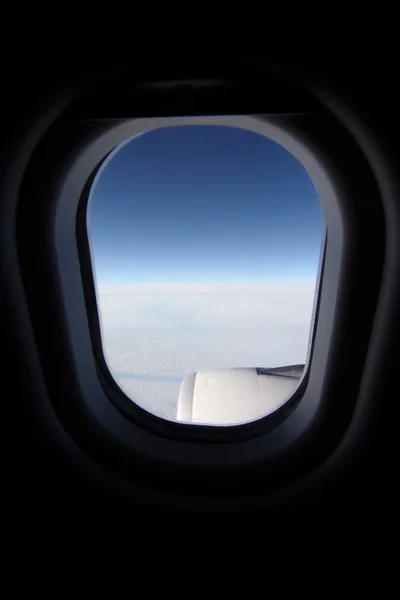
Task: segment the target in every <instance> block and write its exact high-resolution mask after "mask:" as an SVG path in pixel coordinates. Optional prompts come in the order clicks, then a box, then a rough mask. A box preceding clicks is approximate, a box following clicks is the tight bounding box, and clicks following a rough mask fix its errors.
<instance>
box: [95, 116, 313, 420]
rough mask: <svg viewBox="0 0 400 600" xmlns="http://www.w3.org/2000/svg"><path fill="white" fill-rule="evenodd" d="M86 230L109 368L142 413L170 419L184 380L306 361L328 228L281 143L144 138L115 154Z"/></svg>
mask: <svg viewBox="0 0 400 600" xmlns="http://www.w3.org/2000/svg"><path fill="white" fill-rule="evenodd" d="M87 222H88V234H89V241H90V248H91V258H92V265H93V268H94V274H95V283H96V288H97V294H98V307H99V313H100V321H101V328H102V339H103V349H104V353H105V357H106V361H107V363H108V366H109V368H110V371H111V373H112V375H113V376H114V378H115V379H116V381H117V382H118V384H119V385H120V387H121V388H122V389H123V390H124V392H125V393H126V394H127V395H128V396H129V397H130V398H131V399H132V400H133V401H135V402H137V403H138V404H139V405H141V406H143V407H144V408H146V409H147V410H150V411H151V412H154V413H155V414H158V415H159V416H163V417H164V418H168V419H171V420H174V419H175V418H176V405H177V398H178V394H179V389H180V384H181V381H182V379H183V378H184V377H185V376H186V375H188V374H189V373H191V372H194V371H197V370H199V369H221V368H236V367H248V366H264V367H268V366H279V365H282V364H296V363H301V364H303V363H305V361H306V358H307V349H308V340H309V334H310V323H311V317H312V310H313V303H314V294H315V284H316V277H317V272H318V265H319V259H320V249H321V240H322V234H323V229H324V225H323V219H322V214H321V207H320V202H319V199H318V196H317V193H316V190H315V188H314V185H313V183H312V181H311V179H310V177H309V175H308V174H307V172H306V171H305V169H304V167H303V166H302V165H301V164H300V163H299V162H298V160H297V159H296V158H295V157H294V156H292V155H291V154H290V153H289V152H288V151H287V150H285V149H284V148H282V147H281V146H280V145H278V144H276V143H275V142H273V141H272V140H269V139H268V138H266V137H264V136H261V135H259V134H256V133H254V132H250V131H246V130H243V129H239V128H233V127H222V126H199V125H197V126H180V127H169V128H168V127H166V128H162V129H157V130H153V131H149V132H147V133H145V134H142V135H140V136H138V137H136V138H134V139H132V140H130V141H128V142H127V143H125V145H122V146H121V147H120V148H119V149H117V150H116V151H115V152H114V153H113V154H112V155H110V157H109V159H108V160H107V161H106V163H105V166H104V167H103V169H101V170H100V172H99V174H98V176H97V179H96V180H95V182H94V185H93V188H92V191H91V197H90V200H89V204H88V220H87Z"/></svg>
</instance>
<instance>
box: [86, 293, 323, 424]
mask: <svg viewBox="0 0 400 600" xmlns="http://www.w3.org/2000/svg"><path fill="white" fill-rule="evenodd" d="M314 290H315V283H314V282H274V283H203V282H200V283H160V284H158V283H157V284H153V283H132V284H121V285H102V286H100V287H99V290H98V302H99V307H100V319H101V328H102V337H103V346H104V351H105V355H106V360H107V363H108V365H109V368H110V371H111V373H112V374H113V376H114V378H115V379H116V381H117V382H118V383H119V385H120V386H121V388H122V389H123V390H124V391H125V393H127V395H128V396H129V397H131V398H132V399H133V400H135V401H136V402H137V403H138V404H139V405H141V406H143V407H144V408H146V409H147V410H150V411H151V412H154V413H155V414H157V415H160V416H164V417H166V418H170V419H174V418H175V415H176V401H177V397H178V393H179V388H180V380H181V379H182V378H183V377H185V376H186V375H187V374H189V373H191V372H193V371H197V370H199V369H221V368H229V367H250V366H258V367H272V366H278V365H284V364H294V363H304V362H305V361H306V357H307V347H308V340H309V331H310V322H311V316H312V309H313V303H314Z"/></svg>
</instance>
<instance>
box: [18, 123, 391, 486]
mask: <svg viewBox="0 0 400 600" xmlns="http://www.w3.org/2000/svg"><path fill="white" fill-rule="evenodd" d="M220 118H221V117H218V119H220ZM241 118H244V119H245V120H246V121H248V119H254V118H255V117H246V116H245V117H241ZM178 119H180V118H178ZM193 119H194V121H193ZM193 119H192V118H190V117H185V118H184V122H185V123H189V122H191V123H193V122H196V119H202V122H203V123H204V119H203V118H202V117H194V118H193ZM207 119H210V117H207ZM223 119H224V122H225V123H228V122H235V126H237V119H238V117H237V116H236V115H233V116H231V115H228V116H224V117H223ZM256 119H258V120H259V121H260V120H262V122H263V123H264V124H266V123H268V131H269V135H268V137H271V139H275V141H277V143H280V144H281V145H283V146H284V147H285V144H284V143H282V138H278V139H277V138H274V137H273V136H272V135H271V131H272V129H274V130H276V131H279V135H281V134H282V132H284V133H283V135H284V136H286V137H285V139H286V141H287V140H289V139H290V143H292V142H294V143H295V144H297V146H298V148H300V150H301V152H303V151H304V152H306V154H307V161H306V162H307V166H306V165H304V161H303V160H300V162H302V163H303V165H304V166H305V167H306V169H307V171H308V172H309V174H310V175H311V178H312V180H313V181H314V184H315V185H316V188H317V192H318V194H319V196H320V198H321V201H325V202H328V204H329V203H330V204H329V209H330V210H333V211H334V215H333V216H334V220H333V221H332V217H331V221H329V218H326V220H327V228H328V233H329V235H327V237H326V248H327V251H326V253H325V254H324V277H323V278H322V285H319V286H318V287H319V294H318V298H319V311H318V319H321V311H325V312H323V313H322V319H323V320H322V321H321V323H323V326H322V327H321V326H318V327H314V326H313V328H312V335H313V338H314V344H312V345H311V346H313V347H314V348H315V343H316V340H317V338H318V340H319V343H321V344H323V346H324V350H323V352H322V349H321V348H319V347H318V349H319V354H318V355H316V357H314V358H313V359H312V361H311V362H310V365H311V368H310V369H306V370H305V371H306V373H305V376H304V378H303V381H304V382H305V384H304V386H303V387H302V388H301V401H300V402H298V403H297V404H296V406H295V408H294V409H293V411H292V413H291V415H289V417H288V418H285V417H286V415H283V417H284V418H282V420H279V422H277V421H276V420H274V415H275V413H272V415H267V416H266V417H264V418H262V419H259V420H257V421H254V422H251V423H248V424H247V423H246V424H244V425H234V426H232V427H229V428H227V427H215V426H211V427H210V426H203V425H200V426H199V425H189V426H188V425H185V424H181V423H172V422H169V421H165V420H164V419H160V418H159V417H155V416H154V415H150V418H149V413H147V411H143V409H140V407H139V409H140V410H141V411H143V412H144V413H146V414H145V418H144V420H143V421H142V422H140V423H137V422H136V423H134V422H133V420H134V419H135V417H134V419H133V420H132V418H131V415H129V418H127V415H126V414H124V413H123V412H122V411H121V410H120V409H119V408H116V407H115V405H114V403H113V402H112V401H110V398H109V397H108V395H107V393H110V390H109V388H108V383H109V382H106V381H104V380H102V381H101V380H100V378H101V375H99V369H98V368H97V367H96V364H95V362H94V359H93V351H92V338H91V334H90V332H89V327H88V322H87V299H85V295H84V291H83V288H82V276H81V268H82V267H81V265H82V258H81V257H82V244H80V247H81V249H80V250H79V248H78V245H77V243H76V239H75V231H76V229H75V228H76V214H77V207H78V204H79V201H82V198H83V197H84V194H87V192H88V186H89V185H90V177H93V176H94V174H95V172H96V169H97V168H98V165H99V163H100V162H102V161H103V160H104V156H106V155H107V154H108V153H110V152H111V151H112V149H113V148H115V147H116V146H117V145H118V144H119V141H121V140H122V138H123V139H126V138H127V137H129V138H131V134H132V132H135V131H136V132H137V126H138V121H140V119H135V120H132V119H129V120H125V119H123V120H118V121H117V122H115V121H106V122H105V121H100V122H87V121H83V122H82V121H79V119H77V120H76V121H75V122H74V124H73V125H74V126H73V127H71V123H70V122H67V123H64V124H63V123H61V125H60V124H59V125H57V127H55V129H54V131H53V132H52V134H51V135H56V136H59V135H60V132H62V135H63V136H64V137H65V141H66V143H65V146H64V148H63V152H62V156H54V157H53V170H52V178H51V182H46V185H45V188H46V192H45V193H44V195H43V202H42V208H43V210H42V212H39V215H40V216H41V217H43V216H45V220H46V233H47V234H46V235H45V236H44V238H43V240H42V246H43V248H44V247H45V246H46V247H47V249H48V250H49V254H48V258H47V259H46V260H45V262H46V272H47V274H48V275H50V280H51V282H52V284H53V287H52V290H50V295H51V294H52V293H53V294H56V297H57V299H58V301H59V302H60V307H61V306H62V309H60V308H55V313H58V314H57V316H56V320H57V323H58V324H59V325H60V332H61V337H62V339H63V344H64V348H63V350H62V351H61V352H60V353H59V354H60V355H59V356H55V357H52V358H51V359H50V358H49V357H48V358H47V359H45V360H44V362H46V360H49V366H50V363H51V364H54V360H56V361H58V370H57V372H58V373H60V372H61V371H60V368H61V370H62V369H64V371H65V372H67V371H68V375H69V376H72V378H73V380H74V381H73V393H72V396H73V399H72V398H71V396H70V397H69V400H70V401H71V400H72V401H71V402H70V405H69V406H68V405H67V402H68V398H66V397H65V395H64V396H63V397H62V399H61V402H60V401H59V399H57V398H56V394H55V393H53V394H52V395H53V398H54V402H55V405H57V406H58V410H59V412H58V414H59V415H60V419H61V420H62V421H63V422H65V423H66V425H67V427H68V428H72V430H73V431H74V434H73V435H78V437H79V438H80V441H81V443H82V433H83V432H84V431H87V430H86V429H85V427H86V426H87V425H88V424H89V425H90V429H91V432H92V441H93V440H94V439H95V438H96V439H95V442H96V448H97V450H98V449H99V447H100V446H101V447H102V448H100V453H99V456H100V457H101V460H105V461H106V462H107V460H109V457H107V456H106V454H107V452H108V450H110V448H111V446H114V450H115V449H116V447H117V446H119V450H118V453H119V455H120V458H121V456H122V455H124V457H125V458H126V459H127V462H128V463H131V458H132V457H136V458H137V457H138V456H140V457H141V458H142V459H143V460H144V462H146V464H148V463H149V462H151V463H152V464H153V465H159V464H160V463H164V464H168V463H169V464H174V465H176V466H178V467H179V468H183V469H185V470H186V472H187V469H192V468H193V467H197V469H202V468H203V469H204V468H214V469H219V470H221V469H222V470H229V469H231V468H235V469H237V468H246V469H247V468H249V466H250V465H255V464H259V463H260V462H261V463H263V464H264V465H266V464H268V468H269V472H270V474H272V472H275V474H276V473H277V472H279V474H280V475H282V471H281V467H282V456H285V467H287V466H288V465H290V466H291V468H292V471H293V468H294V469H295V470H297V467H295V466H294V465H295V463H297V465H298V464H299V463H300V462H301V463H302V466H303V467H304V463H305V460H302V461H300V460H299V450H301V451H302V456H301V458H302V459H308V458H309V455H307V451H306V449H305V448H304V446H303V447H302V444H301V438H304V437H305V434H307V438H308V443H307V445H310V442H309V441H310V440H313V444H311V445H312V446H313V447H314V449H315V444H314V442H316V440H317V439H318V442H321V434H322V436H323V429H324V428H323V427H322V425H323V424H325V425H326V422H327V416H328V415H329V414H330V413H332V403H331V402H329V400H328V401H326V399H325V398H323V396H324V395H326V394H327V390H328V388H329V382H330V381H332V378H333V377H335V376H336V374H337V364H336V365H335V357H334V356H332V354H335V350H333V349H332V348H333V346H335V344H336V341H337V340H336V338H338V337H339V338H343V331H342V329H343V327H341V325H340V317H341V314H340V313H342V312H343V310H344V308H345V306H346V304H347V303H348V295H349V292H347V293H346V290H345V289H344V287H345V286H346V283H348V281H349V278H351V273H352V267H354V252H353V253H352V252H351V250H352V248H353V249H354V247H356V246H357V244H358V242H359V240H358V239H357V227H356V226H355V220H354V216H355V215H354V214H353V213H354V211H353V213H352V211H351V209H350V206H351V198H352V193H351V191H350V190H349V187H348V185H346V184H348V181H346V182H345V181H344V180H343V178H342V177H341V176H340V174H339V173H340V169H338V168H337V165H336V164H335V160H333V159H332V157H330V156H329V155H328V154H329V153H328V154H327V153H326V151H325V150H324V149H323V147H322V146H321V143H320V142H321V140H319V139H318V132H317V131H312V128H310V126H309V124H307V123H306V125H305V126H304V123H302V119H301V118H300V119H297V121H296V119H292V120H291V122H290V127H288V120H287V119H286V120H285V118H281V117H260V116H258V117H256ZM156 120H157V119H155V120H153V125H155V123H156ZM180 120H181V119H180ZM142 121H143V120H142ZM181 122H182V121H181ZM168 124H169V125H171V124H172V121H171V119H169V120H168ZM132 127H133V129H132ZM271 128H272V129H271ZM146 130H148V129H147V126H146ZM257 132H258V133H259V131H257ZM330 133H332V132H330ZM51 135H50V136H49V138H50V139H48V140H47V141H46V142H45V146H46V148H47V150H48V144H49V143H50V144H51ZM66 149H68V152H66ZM288 150H289V151H290V152H292V154H294V155H295V156H296V153H295V152H293V146H291V147H290V148H288ZM296 158H298V159H299V157H298V156H296ZM303 158H304V156H303ZM38 160H39V163H40V158H39V159H38ZM310 164H311V165H314V167H311V171H313V169H317V170H318V172H319V173H320V174H321V173H322V179H323V183H324V186H326V189H324V190H323V191H322V192H321V189H320V188H321V182H319V183H318V182H317V181H316V179H318V177H317V178H316V177H315V175H314V176H313V174H311V173H310ZM322 165H323V166H322ZM36 166H37V165H36ZM43 166H44V165H43V164H42V165H41V167H42V174H43ZM34 178H35V179H36V176H35V177H34ZM36 181H37V179H36ZM327 191H328V192H329V193H328V195H327ZM24 193H25V198H26V201H29V194H32V183H31V184H30V185H29V184H27V186H25V191H24ZM371 193H372V196H373V195H374V193H375V192H374V191H373V192H371ZM328 197H329V198H330V200H328ZM343 199H345V201H344V202H343ZM346 200H347V201H346ZM353 200H354V199H353ZM73 203H75V208H73V206H72V205H73ZM372 204H373V205H374V207H375V208H373V210H372V212H374V211H375V209H376V208H377V206H378V204H379V202H378V201H377V198H375V202H373V203H372ZM81 206H82V202H81ZM353 206H354V205H353ZM339 207H340V208H339ZM346 210H347V213H346ZM71 211H72V213H71ZM378 212H379V211H378ZM36 218H38V217H36ZM67 223H68V228H67V227H66V224H67ZM330 223H331V224H330ZM332 223H336V225H337V226H338V227H339V230H338V235H336V236H335V235H333V231H334V230H333V229H332V227H333V225H332ZM22 229H23V231H24V232H25V233H27V228H26V227H25V229H24V228H22ZM28 229H29V228H28ZM78 230H79V226H78ZM351 233H352V234H354V233H355V237H354V236H353V238H352V239H350V238H349V236H350V234H351ZM35 235H36V234H35ZM338 238H342V244H340V246H339V248H340V251H338ZM363 249H365V245H364V246H363ZM79 253H80V254H79ZM355 254H356V255H357V252H356V253H355ZM352 255H353V256H352ZM22 263H25V266H23V269H24V268H25V274H26V269H27V268H28V267H27V263H29V260H28V261H27V262H26V258H23V259H22ZM321 264H322V263H321ZM86 267H87V265H86ZM86 267H85V268H86ZM327 269H328V270H327ZM377 278H378V275H377ZM25 279H26V278H25ZM28 279H29V278H28ZM84 279H85V280H86V281H88V277H87V276H86V277H85V276H84ZM25 284H26V287H27V288H28V289H30V293H29V291H28V297H29V296H30V297H31V299H32V297H33V295H32V289H33V287H32V285H33V284H32V281H31V282H29V280H28V282H27V283H26V281H25ZM86 287H87V286H86ZM376 293H377V290H376ZM86 296H87V294H86ZM332 298H333V299H336V302H335V301H333V302H332ZM77 299H79V302H77ZM35 305H36V307H35ZM32 307H33V311H32V313H31V314H32V316H33V315H34V312H35V310H36V309H37V302H33V304H32V302H31V309H32ZM89 312H90V311H89ZM315 314H316V313H315ZM372 317H373V314H369V315H368V318H370V319H371V320H372ZM83 334H84V337H83V338H82V335H83ZM324 340H325V342H324ZM342 341H343V340H342ZM82 342H83V343H82ZM46 346H47V347H48V340H47V341H44V346H43V347H46ZM311 346H310V347H311ZM365 351H366V348H365ZM67 355H68V359H67V360H66V357H67ZM60 360H61V363H60ZM336 362H337V361H336ZM44 371H46V365H44ZM47 372H48V370H47ZM357 377H358V378H359V377H361V372H359V373H357ZM66 378H67V377H66V376H64V381H65V379H66ZM58 383H59V382H58ZM57 387H58V389H59V386H57V382H56V381H54V377H53V382H52V383H50V388H52V389H53V391H55V390H56V389H57ZM105 389H107V393H105ZM61 396H62V394H61ZM67 396H68V394H67ZM295 396H296V394H295ZM328 396H329V394H328ZM322 400H324V402H322ZM289 402H290V401H289ZM129 403H130V404H131V405H132V404H133V403H132V401H131V400H129ZM322 404H325V406H324V407H322ZM342 404H343V403H342ZM354 404H355V399H354V402H353V405H352V407H350V409H349V407H347V417H346V419H343V415H341V416H340V415H339V418H336V419H335V433H336V438H335V439H336V442H337V440H338V439H340V437H341V436H342V435H343V433H344V430H345V424H346V423H348V421H349V419H350V418H351V412H352V409H353V408H354ZM135 406H136V405H135ZM285 406H286V405H285ZM299 408H302V410H301V411H299ZM322 409H323V410H322ZM325 409H329V410H325ZM336 409H337V410H336V412H340V413H343V410H342V409H343V406H342V405H341V406H340V407H336ZM339 409H340V410H339ZM333 412H335V411H333ZM78 415H81V417H82V421H81V424H80V426H79V423H77V416H78ZM275 417H276V415H275ZM77 425H78V426H77ZM82 425H83V431H82ZM311 434H312V435H311ZM106 438H107V441H106ZM105 448H108V450H105ZM319 449H321V443H319ZM92 450H93V448H92ZM289 452H290V453H291V457H292V459H291V461H287V460H286V459H287V458H288V453H289ZM111 454H112V455H113V454H115V453H114V452H113V451H112V452H111ZM318 455H319V453H318ZM131 466H132V464H131ZM285 472H286V474H287V473H288V469H287V468H286V469H285Z"/></svg>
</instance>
